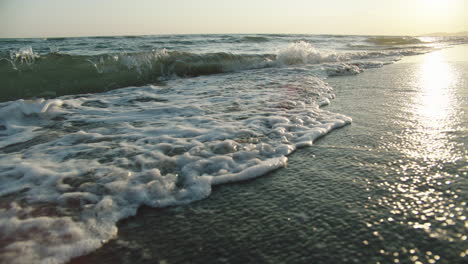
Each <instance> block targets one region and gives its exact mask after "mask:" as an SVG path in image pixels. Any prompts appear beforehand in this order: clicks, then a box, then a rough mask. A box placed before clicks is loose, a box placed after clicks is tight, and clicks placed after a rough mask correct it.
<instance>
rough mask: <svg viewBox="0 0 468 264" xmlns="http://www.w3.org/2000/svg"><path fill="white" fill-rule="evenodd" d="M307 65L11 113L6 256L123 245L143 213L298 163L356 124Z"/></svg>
mask: <svg viewBox="0 0 468 264" xmlns="http://www.w3.org/2000/svg"><path fill="white" fill-rule="evenodd" d="M333 97H334V94H333V91H332V89H331V87H330V86H328V85H327V84H326V83H325V82H323V81H322V80H320V79H318V78H315V77H312V76H307V75H304V74H303V73H302V71H300V70H299V71H298V70H297V69H296V68H282V69H278V68H271V69H262V70H254V71H252V72H250V74H245V73H238V74H236V73H234V74H229V75H218V76H205V77H198V78H192V79H176V80H172V81H170V82H169V83H168V84H167V85H166V86H146V87H134V88H132V87H131V88H125V89H120V90H114V91H111V92H107V93H103V94H96V95H90V96H82V97H80V96H78V97H73V96H69V97H63V98H60V99H56V100H36V101H23V100H19V101H14V102H9V103H4V104H2V105H1V106H0V107H1V108H0V115H1V118H2V120H1V122H2V126H3V127H4V129H3V130H2V131H0V132H1V133H2V138H1V141H0V142H1V149H0V150H2V153H1V154H0V177H2V182H1V183H0V195H1V196H2V197H3V200H4V202H3V203H4V204H5V205H6V206H5V207H4V209H2V210H1V212H0V214H1V218H2V222H1V225H2V226H1V229H2V230H3V233H2V235H1V236H2V240H3V241H8V242H7V244H6V246H5V247H4V248H3V249H2V250H0V258H1V259H2V260H3V261H5V262H8V263H31V262H36V263H62V262H65V261H67V260H69V259H70V258H72V257H74V256H78V255H82V254H85V253H87V252H90V251H91V250H94V249H96V248H97V247H100V245H101V244H102V243H103V242H105V241H107V240H109V239H112V238H114V237H115V236H116V234H117V229H116V225H115V224H116V222H117V221H118V220H119V219H122V218H125V217H128V216H131V215H134V214H135V213H136V210H137V209H138V207H139V206H141V205H148V206H153V207H164V206H170V205H178V204H185V203H189V202H191V201H194V200H199V199H203V198H205V197H207V196H208V195H209V194H210V192H211V187H212V186H213V185H217V184H223V183H228V182H235V181H240V180H248V179H253V178H255V177H259V176H261V175H264V174H265V173H267V172H269V171H272V170H275V169H278V168H281V167H283V166H285V165H286V163H287V158H286V156H287V155H288V154H290V153H291V152H293V151H294V150H295V149H296V148H297V147H302V146H309V145H311V144H312V143H313V142H314V140H316V139H317V138H318V137H320V136H323V135H325V134H327V133H328V132H329V131H330V130H332V129H334V128H337V127H341V126H344V125H346V124H348V123H350V122H351V120H350V118H348V117H346V116H343V115H339V114H334V113H330V112H327V111H324V110H322V109H320V108H319V106H320V105H324V104H326V103H329V100H330V99H332V98H333Z"/></svg>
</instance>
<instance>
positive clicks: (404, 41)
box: [366, 36, 423, 46]
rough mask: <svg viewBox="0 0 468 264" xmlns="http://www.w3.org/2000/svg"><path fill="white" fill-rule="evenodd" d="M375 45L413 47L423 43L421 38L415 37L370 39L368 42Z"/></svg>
mask: <svg viewBox="0 0 468 264" xmlns="http://www.w3.org/2000/svg"><path fill="white" fill-rule="evenodd" d="M366 41H367V42H369V43H372V44H374V45H382V46H392V45H411V44H421V43H423V42H422V41H421V40H420V39H419V38H414V37H386V36H385V37H384V36H382V37H370V38H368V39H367V40H366Z"/></svg>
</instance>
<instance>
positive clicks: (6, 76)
mask: <svg viewBox="0 0 468 264" xmlns="http://www.w3.org/2000/svg"><path fill="white" fill-rule="evenodd" d="M422 51H424V50H420V49H399V50H382V51H355V52H346V53H344V52H341V53H338V52H335V51H326V50H317V49H316V48H314V46H312V45H311V44H310V43H308V42H304V41H299V42H295V43H290V44H289V45H288V46H285V47H283V48H280V49H278V50H277V52H276V53H274V54H233V53H226V52H217V53H202V54H198V53H191V52H183V51H171V50H166V49H162V50H154V51H150V52H133V53H128V52H122V53H109V54H103V55H94V56H84V55H69V54H61V53H58V52H55V53H48V54H41V55H40V54H38V53H35V52H34V51H33V49H32V48H31V47H30V46H27V47H24V48H21V49H19V50H18V51H15V52H10V53H9V54H8V56H7V55H5V54H4V55H3V58H0V79H1V80H2V85H3V87H2V91H1V93H0V101H7V100H15V99H20V98H23V99H26V98H34V97H48V98H50V97H56V96H60V95H66V94H80V93H95V92H103V91H108V90H112V89H116V88H122V87H128V86H140V85H145V84H151V83H160V82H161V81H165V80H167V79H171V78H173V77H194V76H200V75H211V74H219V73H225V72H234V71H241V70H250V69H258V68H265V67H282V66H289V65H297V64H320V63H340V62H348V61H351V60H369V59H373V60H378V59H384V60H388V59H389V58H392V57H397V56H405V55H414V54H418V52H419V53H420V52H422ZM426 51H427V50H426ZM336 67H337V68H339V67H341V66H340V65H337V66H336ZM338 71H339V70H338ZM331 72H333V71H331Z"/></svg>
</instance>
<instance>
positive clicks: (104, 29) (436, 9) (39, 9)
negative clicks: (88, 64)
mask: <svg viewBox="0 0 468 264" xmlns="http://www.w3.org/2000/svg"><path fill="white" fill-rule="evenodd" d="M467 13H468V1H467V0H231V1H223V0H133V1H131V0H127V1H125V0H0V38H1V37H60V36H96V35H142V34H181V33H310V34H373V35H415V34H424V33H431V32H457V31H468V15H467Z"/></svg>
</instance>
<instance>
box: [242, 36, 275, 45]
mask: <svg viewBox="0 0 468 264" xmlns="http://www.w3.org/2000/svg"><path fill="white" fill-rule="evenodd" d="M240 41H241V42H256V43H261V42H268V41H270V39H269V38H268V37H262V36H245V37H242V39H241V40H240Z"/></svg>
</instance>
